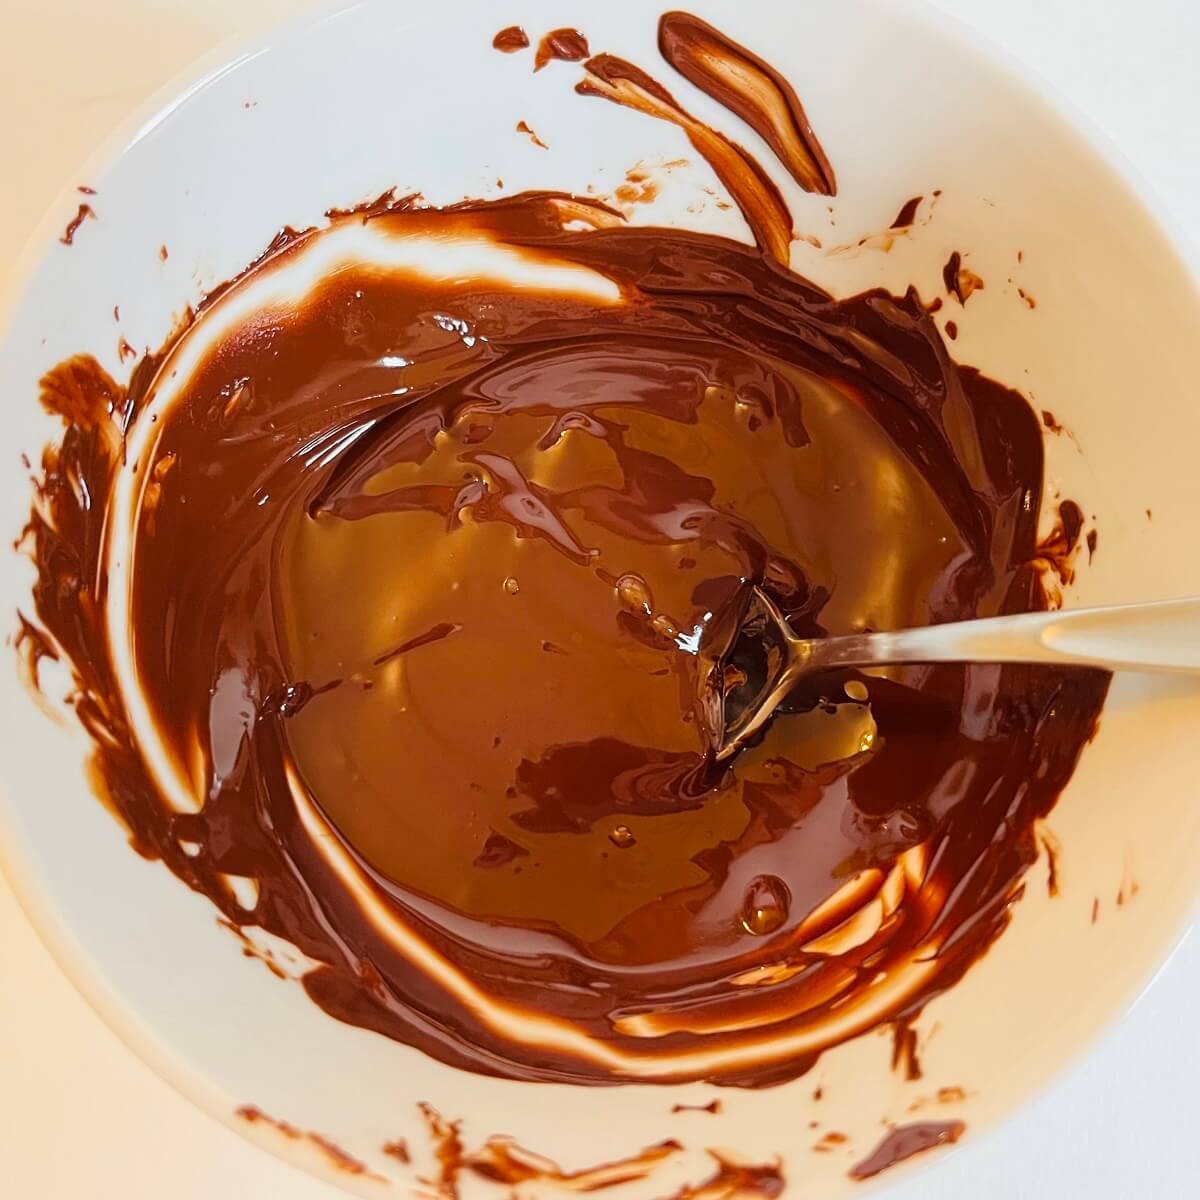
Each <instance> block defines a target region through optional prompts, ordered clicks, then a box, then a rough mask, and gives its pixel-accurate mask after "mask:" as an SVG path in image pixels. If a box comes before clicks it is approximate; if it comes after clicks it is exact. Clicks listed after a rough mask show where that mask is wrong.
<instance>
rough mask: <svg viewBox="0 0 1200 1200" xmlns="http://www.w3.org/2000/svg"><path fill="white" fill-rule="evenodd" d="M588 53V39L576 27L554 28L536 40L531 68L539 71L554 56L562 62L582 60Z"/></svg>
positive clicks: (589, 51)
mask: <svg viewBox="0 0 1200 1200" xmlns="http://www.w3.org/2000/svg"><path fill="white" fill-rule="evenodd" d="M589 54H591V50H589V49H588V40H587V38H585V37H584V36H583V34H582V33H580V32H579V30H578V29H554V30H551V31H550V32H549V33H548V34H546V36H545V37H543V38H542V40H541V41H540V42H538V48H537V54H535V55H534V58H533V69H534V70H535V71H540V70H541V69H542V68H543V67H544V66H545V65H546V64H547V63H548V62H550V61H551V59H555V58H557V59H559V60H560V61H562V62H582V61H583V60H584V59H585V58H587V56H588V55H589Z"/></svg>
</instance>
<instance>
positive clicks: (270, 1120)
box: [236, 1104, 387, 1183]
mask: <svg viewBox="0 0 1200 1200" xmlns="http://www.w3.org/2000/svg"><path fill="white" fill-rule="evenodd" d="M236 1115H237V1116H239V1117H241V1119H242V1120H243V1121H245V1122H246V1123H247V1124H250V1125H264V1124H265V1125H270V1126H271V1128H273V1129H275V1130H276V1131H277V1132H278V1133H280V1134H282V1135H283V1136H284V1137H285V1138H287V1139H288V1140H289V1141H293V1142H296V1141H306V1142H308V1143H309V1144H310V1145H312V1146H315V1147H316V1149H318V1150H320V1151H321V1153H322V1154H324V1155H325V1157H326V1158H327V1159H328V1160H329V1162H330V1163H332V1164H333V1166H334V1167H336V1168H337V1169H338V1170H339V1171H343V1172H345V1173H346V1174H347V1175H358V1176H361V1177H362V1178H364V1179H373V1180H375V1181H377V1182H379V1183H386V1182H387V1180H386V1179H384V1178H383V1176H382V1175H376V1174H375V1173H374V1172H373V1171H371V1170H369V1169H368V1167H367V1165H366V1163H364V1162H362V1161H361V1160H359V1159H357V1158H355V1157H354V1155H352V1154H347V1153H346V1151H345V1150H343V1149H342V1148H341V1147H340V1146H339V1145H337V1144H336V1143H335V1142H332V1141H330V1139H329V1138H327V1137H325V1136H324V1134H320V1133H311V1132H308V1131H306V1130H303V1129H298V1128H297V1127H296V1126H295V1125H292V1124H290V1123H289V1122H287V1121H280V1120H278V1119H277V1118H275V1117H271V1116H268V1115H267V1114H266V1113H265V1112H263V1111H262V1109H261V1108H258V1107H256V1106H255V1105H253V1104H244V1105H242V1107H241V1108H239V1109H238V1110H237V1112H236Z"/></svg>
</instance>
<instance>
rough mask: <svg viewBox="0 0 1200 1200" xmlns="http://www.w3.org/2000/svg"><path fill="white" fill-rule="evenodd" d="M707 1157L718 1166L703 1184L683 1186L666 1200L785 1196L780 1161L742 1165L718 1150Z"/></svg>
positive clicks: (715, 1199)
mask: <svg viewBox="0 0 1200 1200" xmlns="http://www.w3.org/2000/svg"><path fill="white" fill-rule="evenodd" d="M708 1154H709V1157H710V1158H711V1159H713V1161H714V1162H715V1163H716V1164H717V1169H716V1171H714V1172H713V1174H712V1175H710V1176H709V1177H708V1178H707V1179H705V1180H704V1181H703V1182H701V1183H696V1184H684V1185H683V1187H681V1188H679V1189H677V1190H676V1191H674V1192H672V1193H671V1195H670V1196H669V1197H667V1200H752V1198H753V1197H763V1198H764V1200H773V1198H774V1197H776V1196H781V1195H782V1194H783V1189H784V1178H783V1171H782V1170H781V1169H780V1164H779V1163H778V1162H774V1163H759V1164H753V1163H739V1162H734V1161H733V1160H732V1159H730V1158H726V1157H725V1156H724V1155H722V1154H720V1153H718V1152H717V1151H716V1150H710V1151H709V1152H708Z"/></svg>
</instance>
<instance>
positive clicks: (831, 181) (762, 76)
mask: <svg viewBox="0 0 1200 1200" xmlns="http://www.w3.org/2000/svg"><path fill="white" fill-rule="evenodd" d="M658 48H659V51H660V52H661V53H662V56H663V58H665V59H666V60H667V62H669V63H670V64H671V66H672V67H674V68H675V70H676V71H678V72H679V73H680V74H681V75H682V76H683V77H684V78H685V79H687V80H688V81H689V82H690V83H693V84H695V85H696V87H698V88H699V89H700V90H701V91H703V92H707V93H708V95H710V96H711V97H712V98H713V99H714V100H716V101H717V102H718V103H719V104H723V105H724V106H725V107H726V108H728V109H729V110H730V111H731V112H733V113H736V114H737V115H738V116H739V117H741V118H742V120H743V121H745V122H746V124H747V125H749V126H750V128H751V129H753V130H754V132H755V133H757V134H758V135H759V137H761V138H762V139H763V141H765V142H766V143H767V145H768V146H770V147H771V150H772V152H773V153H774V154H775V156H776V158H778V159H779V161H780V162H781V163H782V164H783V165H784V166H785V167H786V168H787V170H788V173H789V174H790V175H791V176H792V178H793V179H794V180H795V181H796V182H797V183H798V184H799V185H800V186H801V187H802V188H803V189H804V190H805V191H806V192H816V193H818V194H820V195H823V196H836V195H837V179H836V177H835V175H834V171H833V167H832V166H831V165H830V162H829V159H828V157H827V156H826V154H825V151H824V149H823V148H822V146H821V143H820V141H819V140H818V138H817V135H816V134H815V133H814V132H813V127H812V125H811V124H810V122H809V119H808V116H807V114H806V113H805V111H804V105H803V104H801V103H800V97H799V96H797V95H796V91H795V89H794V88H793V87H792V85H791V84H790V83H789V82H788V81H787V80H786V79H785V78H784V77H783V76H782V75H781V74H780V73H779V72H778V71H777V70H776V69H775V68H774V67H773V66H771V64H770V63H768V62H766V61H765V60H764V59H762V58H760V57H759V56H758V55H757V54H755V53H754V52H753V51H751V50H748V49H747V48H746V47H745V46H741V45H739V44H738V43H737V42H735V41H733V39H732V38H729V37H726V35H725V34H723V33H722V32H721V31H720V30H719V29H715V28H714V27H713V26H712V25H709V24H708V22H707V21H702V20H701V19H700V18H699V17H694V16H692V15H691V14H690V13H684V12H669V13H664V14H663V16H662V17H661V18H660V19H659V23H658Z"/></svg>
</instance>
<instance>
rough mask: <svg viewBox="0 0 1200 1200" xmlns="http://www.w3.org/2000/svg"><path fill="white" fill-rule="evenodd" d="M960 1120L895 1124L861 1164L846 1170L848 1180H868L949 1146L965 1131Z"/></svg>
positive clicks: (964, 1126)
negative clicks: (918, 1156) (910, 1160)
mask: <svg viewBox="0 0 1200 1200" xmlns="http://www.w3.org/2000/svg"><path fill="white" fill-rule="evenodd" d="M966 1128H967V1127H966V1125H964V1124H963V1122H962V1121H915V1122H913V1123H912V1124H911V1125H897V1126H895V1127H894V1128H893V1129H892V1130H891V1132H889V1133H888V1134H887V1136H886V1137H885V1138H884V1139H883V1141H881V1142H880V1143H879V1145H878V1146H876V1147H875V1149H874V1150H872V1151H871V1153H870V1154H869V1155H867V1157H866V1158H864V1159H863V1160H862V1162H860V1163H857V1164H856V1165H855V1166H853V1167H851V1168H850V1178H851V1179H871V1178H873V1177H874V1176H876V1175H879V1174H880V1173H881V1172H883V1171H886V1170H887V1169H888V1168H889V1167H894V1166H896V1165H897V1164H898V1163H902V1162H904V1161H905V1159H909V1158H912V1157H913V1156H914V1155H916V1154H922V1153H924V1152H925V1151H926V1150H932V1149H934V1148H935V1147H937V1146H950V1145H953V1144H954V1143H955V1142H957V1141H958V1139H959V1138H960V1137H962V1135H963V1133H964V1132H965V1131H966Z"/></svg>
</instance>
